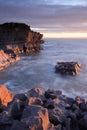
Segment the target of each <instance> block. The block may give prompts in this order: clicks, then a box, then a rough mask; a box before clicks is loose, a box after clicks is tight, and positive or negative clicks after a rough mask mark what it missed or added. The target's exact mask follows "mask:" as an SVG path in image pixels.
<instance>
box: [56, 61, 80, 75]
mask: <svg viewBox="0 0 87 130" xmlns="http://www.w3.org/2000/svg"><path fill="white" fill-rule="evenodd" d="M79 69H80V64H79V63H78V62H57V64H56V66H55V70H56V72H57V73H61V74H69V75H76V74H77V73H78V71H79Z"/></svg>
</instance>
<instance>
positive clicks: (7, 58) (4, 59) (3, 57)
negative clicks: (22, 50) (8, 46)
mask: <svg viewBox="0 0 87 130" xmlns="http://www.w3.org/2000/svg"><path fill="white" fill-rule="evenodd" d="M18 60H20V57H19V56H16V55H15V54H14V52H13V51H10V52H9V54H8V53H6V52H4V51H3V50H0V70H2V69H4V68H5V67H7V66H9V65H11V64H12V63H14V62H16V61H18Z"/></svg>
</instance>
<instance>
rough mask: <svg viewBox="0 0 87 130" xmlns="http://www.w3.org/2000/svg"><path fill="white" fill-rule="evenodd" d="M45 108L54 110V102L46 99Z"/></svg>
mask: <svg viewBox="0 0 87 130" xmlns="http://www.w3.org/2000/svg"><path fill="white" fill-rule="evenodd" d="M45 107H46V108H48V109H54V108H55V102H54V101H53V100H52V99H48V100H47V101H46V103H45Z"/></svg>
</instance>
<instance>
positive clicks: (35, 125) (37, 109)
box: [21, 105, 49, 130]
mask: <svg viewBox="0 0 87 130" xmlns="http://www.w3.org/2000/svg"><path fill="white" fill-rule="evenodd" d="M21 122H24V123H26V125H27V126H28V128H29V130H47V128H48V126H49V117H48V110H47V109H46V108H43V107H41V106H36V105H29V106H27V107H26V108H25V109H24V111H23V114H22V118H21Z"/></svg>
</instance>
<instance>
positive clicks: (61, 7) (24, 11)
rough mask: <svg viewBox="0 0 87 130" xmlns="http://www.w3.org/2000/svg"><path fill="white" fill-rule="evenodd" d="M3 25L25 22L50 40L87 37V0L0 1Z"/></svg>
mask: <svg viewBox="0 0 87 130" xmlns="http://www.w3.org/2000/svg"><path fill="white" fill-rule="evenodd" d="M4 22H22V23H26V24H28V25H30V26H31V28H32V30H34V31H37V32H41V33H43V34H44V37H47V38H49V37H52V38H53V37H54V38H61V37H63V38H76V37H80V38H87V0H0V23H4Z"/></svg>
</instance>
